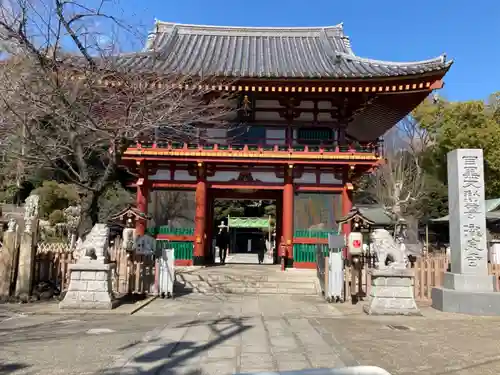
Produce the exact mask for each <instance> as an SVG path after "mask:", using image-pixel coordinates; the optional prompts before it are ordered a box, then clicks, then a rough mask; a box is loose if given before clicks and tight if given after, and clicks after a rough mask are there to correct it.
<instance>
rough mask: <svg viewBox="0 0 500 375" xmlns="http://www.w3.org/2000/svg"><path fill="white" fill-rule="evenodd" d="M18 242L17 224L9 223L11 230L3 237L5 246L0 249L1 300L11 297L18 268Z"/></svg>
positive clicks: (12, 221)
mask: <svg viewBox="0 0 500 375" xmlns="http://www.w3.org/2000/svg"><path fill="white" fill-rule="evenodd" d="M17 255H18V241H17V224H16V222H15V220H13V219H11V221H9V228H8V230H7V232H5V233H4V235H3V246H2V247H1V248H0V299H4V298H7V297H9V296H10V294H11V291H12V284H13V282H14V276H15V272H16V267H17Z"/></svg>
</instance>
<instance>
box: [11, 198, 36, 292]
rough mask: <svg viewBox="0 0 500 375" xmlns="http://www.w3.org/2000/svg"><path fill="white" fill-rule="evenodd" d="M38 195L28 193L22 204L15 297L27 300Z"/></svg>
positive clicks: (32, 261)
mask: <svg viewBox="0 0 500 375" xmlns="http://www.w3.org/2000/svg"><path fill="white" fill-rule="evenodd" d="M39 209H40V197H39V196H38V195H30V196H29V197H28V198H26V201H25V205H24V231H23V232H22V233H21V243H20V245H19V262H18V268H17V278H16V293H15V294H16V297H18V298H20V299H21V300H27V299H28V298H29V296H30V295H31V288H32V285H33V277H34V271H35V255H36V250H37V240H38V223H39V221H38V211H39Z"/></svg>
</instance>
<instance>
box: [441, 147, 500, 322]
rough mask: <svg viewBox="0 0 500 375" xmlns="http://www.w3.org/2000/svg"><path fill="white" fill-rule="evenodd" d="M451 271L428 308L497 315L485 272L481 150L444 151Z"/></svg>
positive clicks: (498, 306)
mask: <svg viewBox="0 0 500 375" xmlns="http://www.w3.org/2000/svg"><path fill="white" fill-rule="evenodd" d="M448 207H449V213H450V214H449V217H450V219H449V225H450V247H451V251H450V253H451V272H445V274H444V280H443V286H442V287H439V288H433V289H432V307H434V308H435V309H437V310H441V311H446V312H456V313H464V314H470V315H500V293H497V290H496V289H497V282H496V280H495V277H494V276H490V275H489V274H488V259H487V258H488V249H487V247H486V207H485V203H484V166H483V150H481V149H458V150H454V151H451V152H449V153H448Z"/></svg>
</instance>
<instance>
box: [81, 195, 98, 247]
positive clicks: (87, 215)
mask: <svg viewBox="0 0 500 375" xmlns="http://www.w3.org/2000/svg"><path fill="white" fill-rule="evenodd" d="M100 196H101V193H96V192H94V191H87V192H86V193H85V195H84V196H83V197H82V200H81V216H80V223H79V224H78V231H77V232H78V237H79V238H81V239H82V240H84V239H85V236H86V235H87V234H88V233H89V232H90V231H91V229H92V227H93V226H94V224H96V223H97V222H98V221H99V205H98V201H99V197H100Z"/></svg>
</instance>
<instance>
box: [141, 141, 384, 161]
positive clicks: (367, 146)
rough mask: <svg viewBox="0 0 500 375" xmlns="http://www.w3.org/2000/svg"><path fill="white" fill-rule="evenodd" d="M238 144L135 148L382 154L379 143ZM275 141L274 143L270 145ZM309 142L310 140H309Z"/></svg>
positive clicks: (154, 144) (171, 144)
mask: <svg viewBox="0 0 500 375" xmlns="http://www.w3.org/2000/svg"><path fill="white" fill-rule="evenodd" d="M246 141H247V140H244V142H241V140H238V142H235V141H229V140H226V139H225V140H224V141H223V142H221V143H212V142H210V143H208V142H203V141H200V142H164V141H156V142H155V141H144V140H141V141H137V143H136V148H139V149H141V148H142V149H151V148H153V149H163V150H186V151H188V150H189V151H193V150H204V151H208V150H214V151H255V152H259V151H267V152H270V151H271V152H273V151H274V152H293V153H300V152H304V153H364V154H375V156H377V157H378V156H381V155H382V154H383V149H382V145H383V143H382V142H381V141H376V142H369V143H368V142H367V143H360V142H351V143H348V144H345V145H339V144H335V143H330V144H318V145H310V144H308V145H304V144H297V143H295V144H292V145H283V144H279V143H283V140H282V139H279V140H278V139H276V140H272V139H269V138H267V139H265V140H263V141H264V142H258V141H256V142H255V141H254V142H252V141H250V140H249V142H246ZM273 141H276V143H274V144H273V143H272V142H273ZM309 141H310V140H309Z"/></svg>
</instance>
